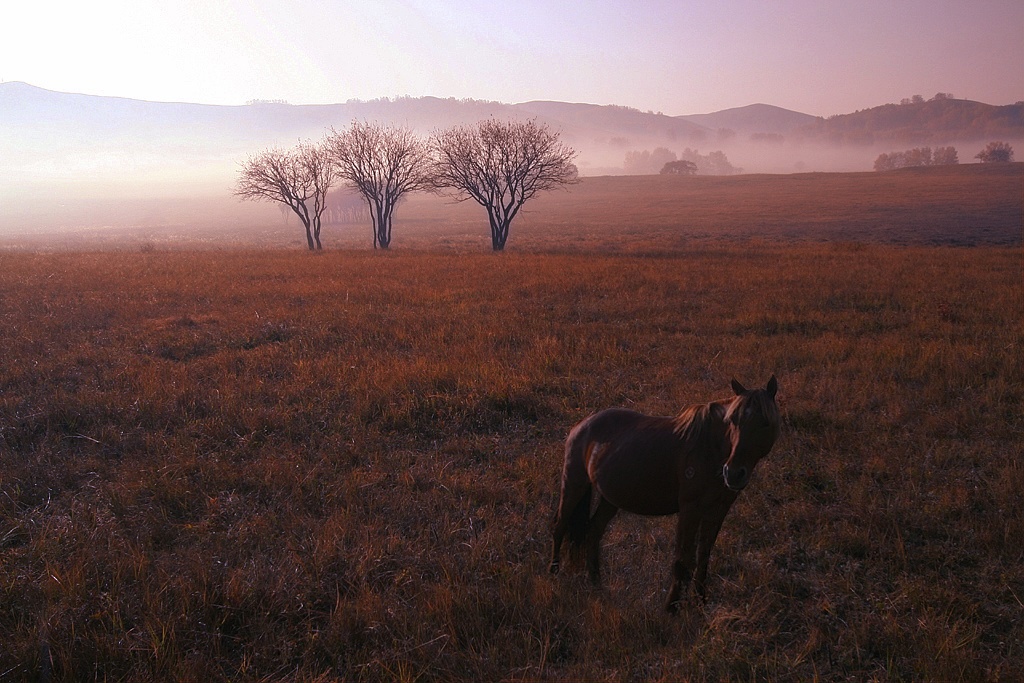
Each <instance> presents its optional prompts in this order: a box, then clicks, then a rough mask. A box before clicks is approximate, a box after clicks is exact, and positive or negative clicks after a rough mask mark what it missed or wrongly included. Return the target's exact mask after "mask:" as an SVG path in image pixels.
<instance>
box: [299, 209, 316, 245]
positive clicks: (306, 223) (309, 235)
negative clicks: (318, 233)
mask: <svg viewBox="0 0 1024 683" xmlns="http://www.w3.org/2000/svg"><path fill="white" fill-rule="evenodd" d="M299 218H300V219H302V225H303V226H304V227H305V228H306V246H308V247H309V250H310V251H313V250H315V249H316V244H315V243H314V242H313V231H312V229H311V228H310V226H309V220H308V219H306V218H304V217H303V216H299Z"/></svg>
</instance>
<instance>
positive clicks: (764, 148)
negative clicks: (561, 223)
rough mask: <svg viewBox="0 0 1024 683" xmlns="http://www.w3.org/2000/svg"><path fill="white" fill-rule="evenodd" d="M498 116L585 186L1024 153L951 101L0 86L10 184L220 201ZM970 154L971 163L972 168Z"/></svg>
mask: <svg viewBox="0 0 1024 683" xmlns="http://www.w3.org/2000/svg"><path fill="white" fill-rule="evenodd" d="M488 117H498V118H514V119H529V118H536V119H538V120H539V121H540V122H542V123H545V124H548V125H549V126H551V127H552V128H553V129H555V130H559V131H561V134H562V138H563V139H564V140H565V141H566V142H567V143H568V144H570V145H572V146H573V147H575V148H576V149H577V150H578V151H579V158H578V160H577V163H578V165H579V167H580V169H581V172H582V173H584V174H586V175H596V174H609V173H617V172H618V173H621V172H622V169H623V161H624V157H625V155H626V154H627V153H628V152H630V151H632V150H652V149H655V148H658V147H664V148H667V149H669V150H670V151H671V152H673V153H681V152H682V150H684V149H685V148H692V149H697V148H698V147H699V148H701V149H703V150H704V151H705V153H706V152H709V151H713V150H716V149H720V150H723V151H724V152H725V153H726V154H727V155H728V156H729V159H730V161H732V162H733V164H734V165H736V166H740V167H743V168H744V169H745V170H746V171H748V172H756V171H763V172H785V171H787V170H789V171H791V170H870V164H871V160H872V159H873V158H874V156H877V154H878V152H880V151H892V150H894V149H899V148H901V146H903V147H906V146H914V145H917V144H933V145H937V144H948V143H951V142H953V141H965V140H967V141H975V140H976V141H984V140H994V139H1008V140H1011V141H1013V140H1024V103H1017V104H1013V105H1006V106H993V105H987V104H982V103H979V102H970V101H967V100H955V99H951V98H947V99H935V100H930V101H928V102H923V101H922V102H915V103H913V104H902V105H894V104H888V105H882V106H880V107H875V108H872V109H866V110H863V111H858V112H854V113H852V114H845V115H841V116H833V117H829V118H827V119H826V118H821V117H815V116H811V115H809V114H803V113H800V112H795V111H790V110H787V109H783V108H781V107H775V106H772V105H768V104H752V105H749V106H746V107H737V108H732V109H726V110H723V111H719V112H713V113H709V114H693V115H685V116H666V115H664V114H656V113H653V112H642V111H640V110H638V109H634V108H631V107H624V106H615V105H594V104H582V103H569V102H555V101H533V102H522V103H518V104H505V103H501V102H489V101H480V100H456V99H454V98H448V99H442V98H437V97H416V98H413V97H399V98H393V99H392V98H382V99H379V100H372V101H349V102H345V103H338V104H324V105H291V104H285V103H273V102H264V103H260V102H256V103H252V104H248V105H234V106H225V105H206V104H190V103H175V102H151V101H144V100H134V99H128V98H120V97H104V96H95V95H83V94H73V93H62V92H56V91H51V90H46V89H43V88H38V87H36V86H32V85H29V84H26V83H20V82H7V83H0V158H2V160H3V163H0V179H2V180H4V181H6V182H11V181H17V182H43V183H49V182H69V183H81V182H85V181H96V182H99V181H104V182H122V183H126V184H132V183H136V184H140V183H167V182H177V181H181V182H200V181H201V182H206V183H211V182H212V183H215V184H216V186H217V187H221V188H223V187H230V186H231V184H233V182H234V177H235V175H236V174H237V168H238V163H239V162H240V161H242V160H244V159H245V158H246V157H247V156H248V155H249V154H252V153H254V152H257V151H259V150H261V149H264V148H266V147H270V146H280V147H288V146H291V145H293V144H295V142H297V141H298V140H299V139H305V138H312V139H317V138H319V137H321V136H322V135H323V134H324V133H325V132H326V131H327V130H329V129H330V128H331V127H336V128H342V127H345V126H347V125H348V124H349V122H350V121H352V120H362V119H365V120H375V121H381V122H384V123H392V124H398V125H407V126H409V127H411V128H413V129H415V130H417V131H418V132H420V133H422V134H428V133H430V132H432V131H434V130H438V129H441V128H445V127H448V126H451V125H454V124H464V123H472V122H475V121H478V120H480V119H485V118H488ZM783 142H784V143H785V144H780V143H783ZM767 143H772V144H767ZM813 146H817V147H821V149H820V150H819V149H818V148H817V147H814V149H812V147H813ZM826 146H829V148H830V149H838V147H839V146H842V147H844V148H848V149H857V150H860V151H857V152H855V153H853V154H849V153H846V156H844V157H843V158H842V159H841V160H840V159H839V157H838V156H836V155H835V154H833V155H832V156H831V157H829V156H828V155H826V154H825V153H824V152H823V151H821V150H824V148H825V147H826ZM966 152H967V150H965V151H964V153H962V154H961V158H962V160H964V161H966V160H967V159H969V158H970V156H971V155H970V154H968V153H966ZM3 191H4V189H3V187H2V186H0V193H2V192H3Z"/></svg>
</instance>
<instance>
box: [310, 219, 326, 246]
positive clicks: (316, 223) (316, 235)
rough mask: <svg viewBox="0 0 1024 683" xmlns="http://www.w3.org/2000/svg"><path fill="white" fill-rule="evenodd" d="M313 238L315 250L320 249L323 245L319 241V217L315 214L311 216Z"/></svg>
mask: <svg viewBox="0 0 1024 683" xmlns="http://www.w3.org/2000/svg"><path fill="white" fill-rule="evenodd" d="M313 239H314V240H315V241H316V249H317V251H321V250H322V249H323V248H324V245H322V244H321V243H320V217H319V216H316V217H314V218H313Z"/></svg>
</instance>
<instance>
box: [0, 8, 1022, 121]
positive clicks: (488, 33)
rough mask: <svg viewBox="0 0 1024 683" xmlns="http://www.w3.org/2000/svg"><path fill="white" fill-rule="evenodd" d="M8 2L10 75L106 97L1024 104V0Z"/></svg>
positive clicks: (677, 105)
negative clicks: (940, 99) (948, 96)
mask: <svg viewBox="0 0 1024 683" xmlns="http://www.w3.org/2000/svg"><path fill="white" fill-rule="evenodd" d="M0 1H2V2H3V5H2V7H3V9H0V25H3V26H4V30H3V37H2V38H0V80H3V81H25V82H28V83H31V84H33V85H37V86H40V87H43V88H48V89H51V90H61V91H68V92H79V93H87V94H94V95H113V96H121V97H131V98H137V99H148V100H159V101H182V102H200V103H209V104H244V103H245V102H246V101H248V100H252V99H283V100H287V101H289V102H291V103H293V104H315V103H335V102H344V101H346V100H348V99H351V98H356V99H364V100H366V99H373V98H377V97H385V96H389V97H394V96H398V95H411V96H421V95H434V96H438V97H457V98H466V97H468V98H475V99H484V100H498V101H501V102H509V103H514V102H525V101H529V100H561V101H566V102H588V103H593V104H619V105H626V106H631V107H636V108H638V109H641V110H645V111H646V110H653V111H662V112H664V113H665V114H672V115H677V114H702V113H709V112H713V111H718V110H721V109H727V108H730V107H738V106H743V105H747V104H753V103H756V102H763V103H766V104H774V105H777V106H780V107H785V108H787V109H793V110H796V111H801V112H804V113H808V114H815V115H821V116H828V115H831V114H844V113H849V112H852V111H855V110H857V109H866V108H869V107H873V106H877V105H880V104H885V103H887V102H899V101H900V100H901V99H902V98H905V97H910V96H912V95H915V94H920V95H922V96H924V97H925V98H926V99H927V98H930V97H931V96H933V95H934V94H935V93H936V92H948V93H952V94H953V95H954V96H955V97H958V98H966V99H972V100H978V101H982V102H987V103H989V104H1011V103H1014V102H1017V101H1020V100H1024V0H963V1H959V0H699V1H697V0H650V1H645V0H590V1H586V0H550V1H547V2H545V1H541V0H522V1H517V0H505V1H504V2H496V1H495V0H333V1H332V0H89V1H88V2H85V1H83V0H34V1H33V2H21V1H18V0H0Z"/></svg>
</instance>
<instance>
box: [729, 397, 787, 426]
mask: <svg viewBox="0 0 1024 683" xmlns="http://www.w3.org/2000/svg"><path fill="white" fill-rule="evenodd" d="M740 406H750V408H751V409H752V410H754V411H756V412H758V413H760V414H761V415H763V416H764V417H765V419H766V420H768V422H769V423H771V424H773V425H778V423H779V407H778V405H776V403H775V400H774V399H773V398H772V397H771V396H769V395H768V394H767V393H765V392H763V391H752V392H750V393H749V394H747V395H746V396H745V397H744V399H743V400H741V401H733V403H732V405H730V406H729V409H728V410H727V411H726V412H725V415H723V416H722V419H723V420H729V419H731V418H732V415H733V413H734V412H736V411H737V410H739V409H740Z"/></svg>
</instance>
